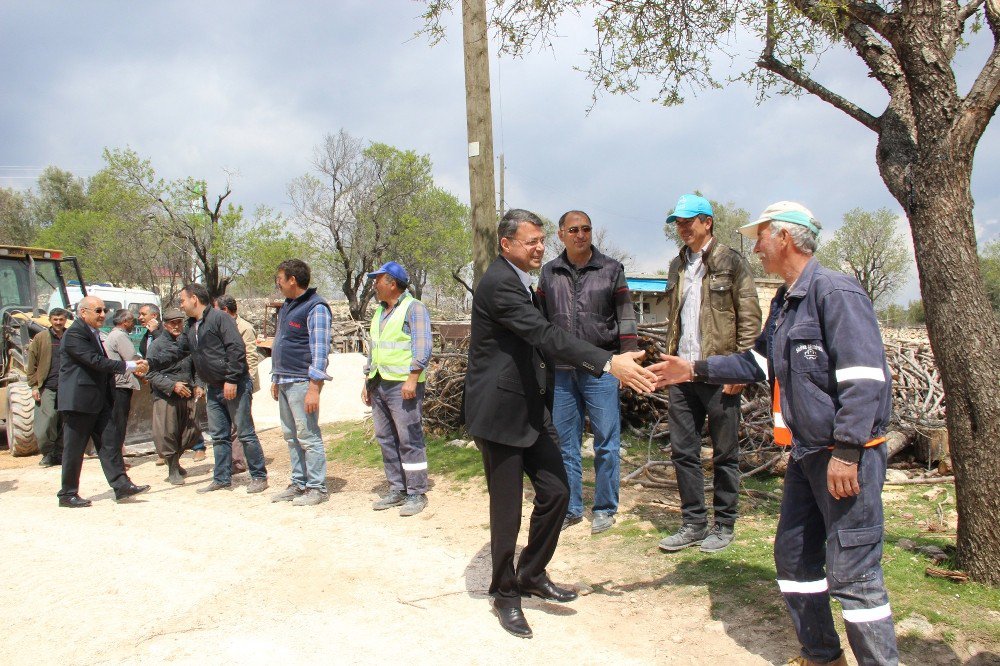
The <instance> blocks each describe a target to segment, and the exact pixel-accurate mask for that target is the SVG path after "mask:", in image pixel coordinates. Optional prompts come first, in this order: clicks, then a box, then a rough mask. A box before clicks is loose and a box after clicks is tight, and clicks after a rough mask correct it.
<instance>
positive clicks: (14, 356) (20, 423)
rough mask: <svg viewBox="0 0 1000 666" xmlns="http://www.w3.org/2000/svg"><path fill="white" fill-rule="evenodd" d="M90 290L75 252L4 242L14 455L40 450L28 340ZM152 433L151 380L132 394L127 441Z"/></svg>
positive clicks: (7, 419)
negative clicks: (55, 312)
mask: <svg viewBox="0 0 1000 666" xmlns="http://www.w3.org/2000/svg"><path fill="white" fill-rule="evenodd" d="M67 285H69V288H70V289H69V291H68V290H67ZM70 291H72V292H74V294H72V295H71V293H70ZM86 295H87V287H86V284H85V283H84V281H83V276H82V275H81V273H80V265H79V264H78V263H77V260H76V257H67V256H64V255H63V253H62V252H61V251H59V250H50V249H45V248H36V247H19V246H11V245H0V430H5V431H6V435H7V447H8V449H9V450H10V452H11V454H12V455H15V456H30V455H34V454H36V453H38V443H37V441H36V439H35V432H34V422H35V401H34V398H33V397H32V395H31V387H30V386H28V382H27V373H26V372H25V368H26V367H27V364H28V344H29V343H30V342H31V338H32V337H34V336H35V335H37V334H38V333H41V332H42V331H46V330H48V326H49V317H48V312H49V310H51V309H52V308H53V307H63V308H66V309H67V310H71V311H72V310H73V307H72V306H73V304H74V300H79V298H82V297H83V296H86ZM72 296H76V298H75V299H74V298H73V297H72ZM109 319H110V318H109ZM141 332H144V329H140V335H139V336H137V338H136V339H138V338H141ZM150 439H152V400H151V395H150V391H149V386H148V385H147V384H145V383H143V388H142V390H141V391H138V392H137V394H136V395H135V396H134V397H133V399H132V411H131V413H130V416H129V425H128V432H127V434H126V438H125V441H126V443H129V444H131V443H136V442H148V441H150Z"/></svg>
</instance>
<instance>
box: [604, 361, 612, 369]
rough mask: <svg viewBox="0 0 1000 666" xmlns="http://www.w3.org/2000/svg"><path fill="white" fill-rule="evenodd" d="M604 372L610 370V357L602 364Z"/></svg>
mask: <svg viewBox="0 0 1000 666" xmlns="http://www.w3.org/2000/svg"><path fill="white" fill-rule="evenodd" d="M604 372H611V359H610V358H609V359H608V362H607V363H605V364H604Z"/></svg>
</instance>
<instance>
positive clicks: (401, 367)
mask: <svg viewBox="0 0 1000 666" xmlns="http://www.w3.org/2000/svg"><path fill="white" fill-rule="evenodd" d="M412 300H413V297H412V296H410V295H409V294H408V293H407V294H404V295H403V298H402V299H401V300H400V301H399V303H397V304H396V309H394V310H393V311H392V313H391V314H390V315H389V318H388V319H386V321H385V326H384V327H382V328H381V330H379V322H380V321H382V313H383V312H385V308H383V307H382V305H381V304H379V306H378V307H377V308H375V314H374V315H373V316H372V323H371V326H370V327H369V329H368V333H369V335H370V336H371V345H372V367H371V371H370V372H369V373H368V376H369V377H374V376H375V373H378V374H379V375H381V377H382V379H385V380H387V381H390V382H402V381H406V379H407V378H409V376H410V365H411V364H412V363H413V350H412V347H411V346H410V336H409V335H407V334H406V333H404V332H403V324H405V323H406V311H407V310H409V309H410V301H412ZM426 374H427V373H425V372H421V373H420V376H419V377H418V378H417V381H418V382H422V381H424V379H425V375H426Z"/></svg>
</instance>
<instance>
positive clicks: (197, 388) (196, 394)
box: [194, 386, 205, 400]
mask: <svg viewBox="0 0 1000 666" xmlns="http://www.w3.org/2000/svg"><path fill="white" fill-rule="evenodd" d="M203 395H205V389H203V388H202V387H200V386H195V387H194V399H195V400H201V396H203Z"/></svg>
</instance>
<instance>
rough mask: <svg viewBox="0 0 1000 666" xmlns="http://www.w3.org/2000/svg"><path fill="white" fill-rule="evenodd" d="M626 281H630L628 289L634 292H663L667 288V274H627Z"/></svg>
mask: <svg viewBox="0 0 1000 666" xmlns="http://www.w3.org/2000/svg"><path fill="white" fill-rule="evenodd" d="M625 281H626V282H628V289H629V291H632V292H636V291H641V292H647V293H657V294H662V293H663V292H665V291H666V290H667V276H666V275H643V276H636V277H628V276H626V277H625Z"/></svg>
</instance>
